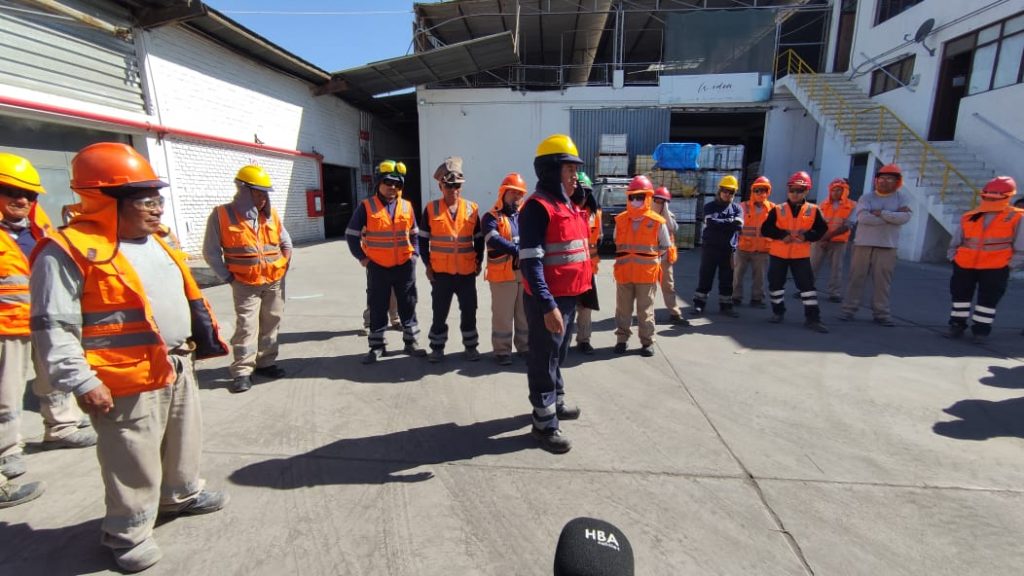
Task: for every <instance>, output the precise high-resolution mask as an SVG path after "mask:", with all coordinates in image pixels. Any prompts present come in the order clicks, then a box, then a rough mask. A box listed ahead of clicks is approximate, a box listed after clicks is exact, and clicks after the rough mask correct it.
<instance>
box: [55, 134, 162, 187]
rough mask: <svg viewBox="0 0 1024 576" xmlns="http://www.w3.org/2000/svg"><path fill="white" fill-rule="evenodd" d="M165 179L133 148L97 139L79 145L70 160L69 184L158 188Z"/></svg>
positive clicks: (72, 185) (76, 185)
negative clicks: (82, 145) (97, 141)
mask: <svg viewBox="0 0 1024 576" xmlns="http://www.w3.org/2000/svg"><path fill="white" fill-rule="evenodd" d="M164 186H167V183H166V182H164V181H163V180H161V179H160V178H158V177H157V175H156V172H154V171H153V167H152V166H150V164H149V161H148V160H146V159H145V158H144V157H143V156H142V154H139V153H138V151H136V150H135V148H132V147H131V146H129V145H127V144H122V143H120V142H99V143H97V144H91V145H89V146H86V147H85V148H82V149H81V150H80V151H79V152H78V154H76V155H75V157H74V158H73V159H72V160H71V188H73V189H75V190H79V189H88V188H122V187H123V188H162V187H164Z"/></svg>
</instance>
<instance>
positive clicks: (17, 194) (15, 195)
mask: <svg viewBox="0 0 1024 576" xmlns="http://www.w3.org/2000/svg"><path fill="white" fill-rule="evenodd" d="M0 194H2V195H4V196H7V197H8V198H11V199H13V200H17V199H19V198H24V199H26V200H28V201H29V202H35V201H36V198H39V194H37V193H36V192H29V191H28V190H17V189H14V188H0Z"/></svg>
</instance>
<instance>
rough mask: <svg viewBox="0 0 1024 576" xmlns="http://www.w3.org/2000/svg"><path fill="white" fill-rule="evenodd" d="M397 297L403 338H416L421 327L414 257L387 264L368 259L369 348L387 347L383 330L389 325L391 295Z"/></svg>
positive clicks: (411, 341)
mask: <svg viewBox="0 0 1024 576" xmlns="http://www.w3.org/2000/svg"><path fill="white" fill-rule="evenodd" d="M392 294H394V297H395V299H396V300H397V301H398V318H399V319H400V320H401V322H402V341H403V342H405V343H406V344H412V343H414V342H416V339H417V338H418V337H419V335H420V327H419V324H417V322H416V268H415V264H414V260H412V259H410V260H409V261H408V262H406V263H405V264H399V265H398V266H391V267H384V266H381V265H379V264H377V263H375V262H374V261H372V260H370V261H369V262H367V263H366V307H367V308H369V309H370V332H369V335H368V336H367V342H368V343H369V345H370V350H376V349H384V347H385V342H384V331H385V330H386V329H387V326H388V307H389V304H390V300H391V295H392Z"/></svg>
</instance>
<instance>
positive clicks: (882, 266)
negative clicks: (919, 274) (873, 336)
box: [843, 245, 896, 320]
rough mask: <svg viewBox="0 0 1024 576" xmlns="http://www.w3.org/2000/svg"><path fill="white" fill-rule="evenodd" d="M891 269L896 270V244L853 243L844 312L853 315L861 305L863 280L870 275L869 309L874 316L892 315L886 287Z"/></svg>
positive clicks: (882, 318) (878, 318)
mask: <svg viewBox="0 0 1024 576" xmlns="http://www.w3.org/2000/svg"><path fill="white" fill-rule="evenodd" d="M894 270H896V249H895V248H880V247H878V246H857V245H854V247H853V256H852V257H851V258H850V281H849V284H848V285H847V287H846V298H845V299H844V300H843V312H844V313H845V314H851V315H852V314H854V313H856V312H857V309H858V308H860V299H861V298H862V297H863V296H864V282H865V281H866V280H867V278H868V275H870V276H871V311H872V313H873V314H874V316H875V320H888V319H889V318H891V317H892V313H891V312H890V311H889V289H890V288H891V287H892V274H893V271H894Z"/></svg>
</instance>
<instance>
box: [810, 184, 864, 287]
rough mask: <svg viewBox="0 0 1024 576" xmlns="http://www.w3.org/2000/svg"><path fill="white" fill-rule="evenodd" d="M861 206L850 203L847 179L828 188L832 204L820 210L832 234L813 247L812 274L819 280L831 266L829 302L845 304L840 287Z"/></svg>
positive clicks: (823, 205) (827, 233) (829, 199)
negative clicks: (825, 266) (855, 216)
mask: <svg viewBox="0 0 1024 576" xmlns="http://www.w3.org/2000/svg"><path fill="white" fill-rule="evenodd" d="M856 207H857V203H856V202H854V201H853V200H850V183H849V181H847V180H846V178H836V179H835V180H833V181H832V182H830V183H829V185H828V200H826V201H825V202H823V203H822V204H821V206H819V208H820V210H821V215H822V216H824V217H825V222H827V223H828V232H826V233H825V235H824V236H822V237H821V239H820V240H818V241H817V242H815V243H814V245H813V246H811V270H812V271H813V272H814V277H815V280H817V277H818V271H819V270H820V269H821V265H822V264H823V263H824V262H826V261H827V262H828V268H829V276H828V288H827V292H828V301H829V302H842V301H843V298H842V296H840V294H839V292H840V287H841V283H842V279H843V258H844V257H845V256H846V245H847V243H848V242H849V241H850V231H851V230H853V221H852V220H851V217H852V216H853V210H854V208H856Z"/></svg>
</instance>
